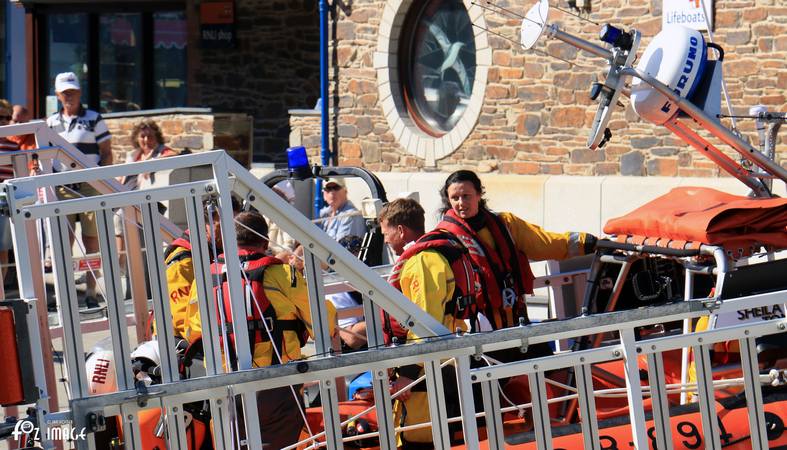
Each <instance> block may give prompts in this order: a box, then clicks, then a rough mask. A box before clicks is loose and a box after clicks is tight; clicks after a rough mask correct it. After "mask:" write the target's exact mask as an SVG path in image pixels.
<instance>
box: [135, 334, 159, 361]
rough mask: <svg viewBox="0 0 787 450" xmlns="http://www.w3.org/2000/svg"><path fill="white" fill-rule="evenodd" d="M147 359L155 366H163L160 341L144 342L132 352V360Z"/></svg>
mask: <svg viewBox="0 0 787 450" xmlns="http://www.w3.org/2000/svg"><path fill="white" fill-rule="evenodd" d="M135 359H146V360H148V361H150V362H151V363H153V365H154V366H158V365H161V356H159V352H158V341H155V340H153V341H147V342H143V343H141V344H140V345H139V347H137V348H136V350H134V351H133V352H131V360H132V361H133V360H135Z"/></svg>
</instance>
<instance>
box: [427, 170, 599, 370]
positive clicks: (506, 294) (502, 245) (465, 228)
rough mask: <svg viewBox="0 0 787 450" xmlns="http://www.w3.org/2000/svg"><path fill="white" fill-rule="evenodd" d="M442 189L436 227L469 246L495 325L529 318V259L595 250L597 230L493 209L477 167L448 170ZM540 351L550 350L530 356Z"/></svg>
mask: <svg viewBox="0 0 787 450" xmlns="http://www.w3.org/2000/svg"><path fill="white" fill-rule="evenodd" d="M440 194H441V196H442V200H443V220H442V221H441V222H440V223H439V224H438V225H437V228H439V229H442V230H445V231H448V232H450V233H451V234H453V235H455V236H457V237H458V238H459V239H460V240H461V241H462V244H464V245H465V247H467V248H468V250H469V251H470V256H471V258H472V260H473V262H474V263H475V265H476V266H477V267H478V268H479V270H480V273H479V276H478V277H477V281H478V282H479V283H480V285H481V287H482V289H481V293H482V295H480V296H478V302H477V307H478V310H479V312H481V313H483V314H484V315H485V316H486V317H487V318H488V319H489V321H490V322H491V323H492V326H493V328H494V329H500V328H505V327H510V326H513V325H518V324H519V323H524V324H528V323H530V319H529V318H528V314H527V305H526V302H525V297H526V296H527V295H532V294H533V281H534V280H535V277H534V275H533V272H532V271H531V269H530V263H529V261H530V260H533V261H542V260H547V259H557V260H560V259H566V258H571V257H574V256H580V255H585V254H588V253H592V252H594V251H595V248H596V237H595V236H593V235H592V234H589V233H577V232H570V233H554V232H550V231H546V230H544V229H542V228H541V227H539V226H537V225H533V224H531V223H528V222H525V221H524V220H522V219H520V218H519V217H517V216H515V215H514V214H512V213H510V212H500V213H495V212H492V211H491V210H489V208H487V205H486V200H485V199H484V198H483V195H484V187H483V185H482V184H481V180H480V179H479V178H478V175H476V174H475V173H474V172H472V171H469V170H459V171H456V172H454V173H452V174H451V175H449V176H448V178H447V179H446V181H445V184H444V185H443V188H442V189H441V191H440ZM534 347H535V346H534ZM543 347H546V345H544V346H543ZM539 352H546V353H548V352H549V350H548V348H540V349H536V348H531V350H530V352H528V355H529V356H530V357H534V356H537V353H539ZM518 359H521V358H518Z"/></svg>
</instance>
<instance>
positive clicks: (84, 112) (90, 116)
mask: <svg viewBox="0 0 787 450" xmlns="http://www.w3.org/2000/svg"><path fill="white" fill-rule="evenodd" d="M46 124H47V126H48V127H49V128H51V129H53V130H55V132H56V133H57V134H59V135H60V136H61V137H63V139H65V140H67V141H68V142H70V143H72V144H74V146H76V148H78V149H79V150H80V151H81V152H82V153H84V154H85V155H86V156H87V157H88V160H90V161H92V162H94V163H95V164H96V165H98V162H99V161H100V160H101V155H100V153H99V150H98V144H100V143H102V142H104V141H106V140H107V139H110V138H111V137H112V135H111V134H109V129H108V128H107V124H106V122H104V119H103V118H102V117H101V114H99V113H97V112H95V111H93V110H90V109H85V108H80V109H79V113H78V114H77V115H76V116H73V117H66V116H64V115H63V111H62V110H60V111H58V112H56V113H54V114H52V115H51V116H49V118H48V119H46ZM58 166H59V164H58ZM56 169H57V170H62V167H56Z"/></svg>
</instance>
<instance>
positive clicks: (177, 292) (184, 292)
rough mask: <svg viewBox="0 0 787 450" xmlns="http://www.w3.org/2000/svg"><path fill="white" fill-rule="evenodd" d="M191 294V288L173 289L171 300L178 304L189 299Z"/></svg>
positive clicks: (170, 295)
mask: <svg viewBox="0 0 787 450" xmlns="http://www.w3.org/2000/svg"><path fill="white" fill-rule="evenodd" d="M190 293H191V286H184V287H179V288H177V289H173V290H172V292H170V294H169V298H170V300H172V301H173V302H177V301H178V300H181V299H184V298H189V294H190Z"/></svg>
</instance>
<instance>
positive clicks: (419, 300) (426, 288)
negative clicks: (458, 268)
mask: <svg viewBox="0 0 787 450" xmlns="http://www.w3.org/2000/svg"><path fill="white" fill-rule="evenodd" d="M400 284H401V288H402V293H403V294H404V295H405V297H407V298H409V299H410V300H411V301H412V302H413V303H415V304H416V305H418V307H419V308H421V309H423V310H424V311H426V312H427V313H429V315H430V316H432V317H434V318H435V319H437V320H439V321H440V322H441V323H442V324H443V325H445V327H446V328H448V330H449V331H452V332H453V331H455V330H456V329H457V328H459V329H461V330H467V325H466V324H465V322H464V321H463V320H460V319H457V318H455V317H454V316H453V315H452V314H445V305H446V303H448V302H449V301H450V300H451V298H452V297H453V294H454V289H455V282H454V273H453V271H452V270H451V264H449V262H448V260H447V259H446V258H445V257H444V256H443V255H441V254H440V253H439V252H438V251H437V250H424V251H422V252H419V253H416V254H415V255H413V256H412V257H410V259H408V260H407V261H406V262H405V264H404V266H403V267H402V271H401V274H400ZM417 338H418V336H416V335H415V334H414V333H413V331H412V330H410V331H409V332H408V335H407V340H408V342H409V341H410V340H411V339H417ZM420 375H423V371H421V373H420ZM408 376H412V377H416V378H417V377H418V376H419V375H416V374H408ZM394 413H395V420H396V423H397V425H414V424H417V423H423V422H430V418H429V401H428V399H427V397H426V392H422V391H413V392H412V393H411V394H410V397H409V398H408V399H407V401H406V402H404V404H402V403H401V402H397V403H396V405H395V411H394ZM400 437H403V438H404V439H405V440H406V441H408V442H431V441H432V431H431V428H420V429H416V430H412V431H407V432H404V433H403V436H400Z"/></svg>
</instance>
